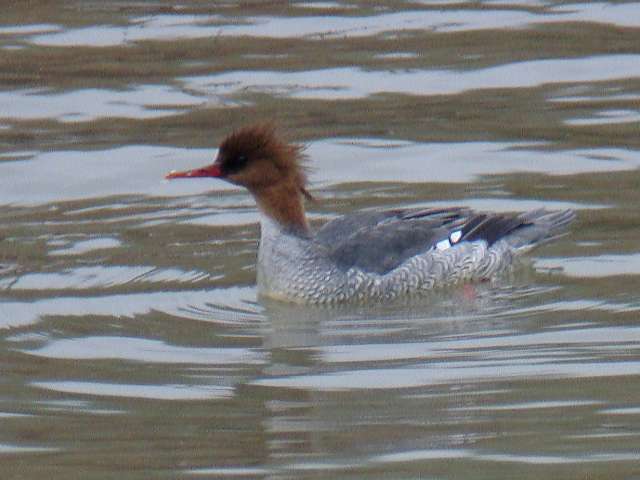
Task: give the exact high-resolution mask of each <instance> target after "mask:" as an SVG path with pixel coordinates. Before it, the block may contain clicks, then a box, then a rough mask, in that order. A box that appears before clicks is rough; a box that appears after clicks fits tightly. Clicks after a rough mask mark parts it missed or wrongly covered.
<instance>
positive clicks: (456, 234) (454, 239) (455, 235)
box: [449, 230, 462, 245]
mask: <svg viewBox="0 0 640 480" xmlns="http://www.w3.org/2000/svg"><path fill="white" fill-rule="evenodd" d="M460 237H462V230H457V231H455V232H452V233H451V235H449V241H450V242H451V244H452V245H453V244H454V243H458V242H459V241H460Z"/></svg>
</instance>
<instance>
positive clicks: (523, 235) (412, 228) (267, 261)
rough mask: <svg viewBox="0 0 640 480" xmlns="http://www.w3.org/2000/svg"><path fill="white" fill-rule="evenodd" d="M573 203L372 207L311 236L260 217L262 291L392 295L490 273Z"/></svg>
mask: <svg viewBox="0 0 640 480" xmlns="http://www.w3.org/2000/svg"><path fill="white" fill-rule="evenodd" d="M573 218H574V214H573V212H572V211H569V210H567V211H561V212H548V211H545V210H535V211H532V212H528V213H525V214H520V215H494V214H486V213H476V212H474V211H472V210H469V209H465V208H446V209H422V210H393V211H386V212H365V213H358V214H354V215H347V216H344V217H340V218H337V219H335V220H332V221H330V222H328V223H327V224H325V225H324V226H323V227H322V228H321V229H320V230H318V232H317V233H316V234H315V235H313V236H310V237H307V236H300V235H297V234H295V233H292V232H286V231H282V230H281V229H280V228H279V227H278V225H277V224H275V223H273V222H272V221H271V220H269V219H268V218H264V219H263V220H262V221H261V238H260V246H259V252H258V268H257V272H258V273H257V275H258V277H257V282H258V290H259V293H260V294H261V295H264V296H267V297H272V298H276V299H280V300H286V301H293V302H298V303H310V304H334V303H342V302H371V301H379V300H382V301H389V300H394V299H397V298H402V297H409V296H415V295H419V294H421V293H424V292H426V291H429V290H432V289H434V288H437V287H442V286H447V285H452V284H456V283H460V282H465V281H471V282H473V281H482V280H488V279H491V278H493V277H495V276H496V275H498V274H499V273H501V272H503V271H504V270H506V269H508V268H509V267H510V266H511V265H512V263H513V260H514V257H516V256H518V255H520V254H522V253H524V252H526V251H528V250H529V249H531V248H533V247H535V246H537V245H539V244H540V243H542V242H546V241H548V240H550V239H552V238H554V237H555V236H556V235H559V234H561V232H562V231H563V229H564V228H565V227H566V225H567V224H568V223H570V222H571V221H572V220H573Z"/></svg>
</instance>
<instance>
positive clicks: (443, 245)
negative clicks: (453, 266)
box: [436, 238, 451, 251]
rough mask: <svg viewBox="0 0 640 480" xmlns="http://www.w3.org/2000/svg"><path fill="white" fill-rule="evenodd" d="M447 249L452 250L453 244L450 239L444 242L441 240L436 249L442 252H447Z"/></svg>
mask: <svg viewBox="0 0 640 480" xmlns="http://www.w3.org/2000/svg"><path fill="white" fill-rule="evenodd" d="M447 248H451V242H450V241H449V239H448V238H445V239H444V240H440V241H439V242H438V243H436V249H438V250H440V251H442V250H446V249H447Z"/></svg>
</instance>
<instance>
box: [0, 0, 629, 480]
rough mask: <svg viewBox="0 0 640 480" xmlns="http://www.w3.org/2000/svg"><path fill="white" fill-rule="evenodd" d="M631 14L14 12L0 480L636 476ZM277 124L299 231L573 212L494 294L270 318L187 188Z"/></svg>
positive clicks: (10, 24) (408, 7)
mask: <svg viewBox="0 0 640 480" xmlns="http://www.w3.org/2000/svg"><path fill="white" fill-rule="evenodd" d="M639 46H640V3H637V2H582V3H565V2H547V1H544V0H542V1H518V0H514V1H513V2H511V1H489V0H485V1H477V2H458V1H455V0H453V1H448V0H443V1H440V2H439V1H413V2H408V1H407V2H400V1H393V2H392V1H388V2H385V1H382V0H381V1H344V2H340V1H337V2H334V1H330V2H285V1H264V2H262V1H256V2H237V1H228V2H210V3H206V2H195V1H193V2H192V1H189V0H187V1H186V2H181V3H180V4H179V5H176V6H168V5H167V4H166V3H164V2H128V1H122V2H86V1H67V2H12V3H11V6H10V7H8V8H7V7H6V6H5V8H3V13H2V18H1V19H0V185H1V190H0V204H1V205H2V210H1V211H0V219H1V220H0V328H1V330H0V471H2V474H1V475H0V476H1V477H2V478H12V479H13V478H15V479H26V478H45V477H46V478H56V479H57V478H61V479H62V478H64V479H75V478H77V479H83V480H86V479H107V478H114V479H115V478H117V479H136V478H140V479H148V478H247V479H249V478H270V479H275V478H278V479H280V478H283V479H284V478H292V479H293V478H296V479H298V478H323V479H325V478H336V479H338V478H345V479H346V478H367V479H369V478H370V479H373V478H376V479H378V478H398V479H407V478H438V479H454V478H455V479H457V478H469V479H513V478H535V479H539V478H563V479H569V478H575V479H586V478H590V479H591V478H607V479H612V478H616V479H618V478H619V479H631V478H640V453H639V452H640V448H639V447H640V387H639V385H640V383H639V380H640V294H639V293H638V292H639V291H640V228H639V227H640V213H639V212H640V208H639V207H640V193H639V187H640V172H639V170H638V168H639V167H640V47H639ZM264 119H274V120H276V121H277V122H278V124H279V125H280V126H281V128H282V130H283V131H284V132H285V133H286V134H287V136H288V138H290V139H292V140H295V141H300V142H305V143H307V144H308V145H309V147H308V149H307V153H308V155H309V163H310V165H311V166H312V167H313V172H312V174H311V179H312V181H313V185H312V191H313V193H314V194H315V195H316V196H317V197H318V198H319V199H320V201H319V202H318V203H317V204H312V205H310V206H309V209H310V214H311V216H312V218H313V219H314V221H317V222H320V221H321V220H323V219H327V218H331V217H332V216H334V215H337V214H341V213H345V212H351V211H354V210H357V209H361V208H378V207H386V206H393V207H397V206H403V207H409V206H430V205H454V204H462V205H469V206H472V207H474V208H479V209H489V210H500V211H511V210H521V209H529V208H535V207H539V206H545V207H547V208H566V207H570V208H575V209H576V210H577V211H578V222H577V223H576V224H575V225H574V228H573V231H572V233H571V235H569V236H566V237H564V238H563V239H561V240H560V241H558V242H556V243H554V244H551V245H548V246H545V247H544V248H542V249H540V250H538V251H537V252H535V253H534V255H533V257H532V260H531V262H530V263H529V264H527V265H524V266H523V267H522V268H521V269H520V270H519V271H517V272H515V273H514V274H513V275H510V276H508V277H506V278H503V279H501V280H500V281H498V282H496V283H494V284H489V285H478V286H475V287H472V288H465V289H450V290H446V291H440V292H435V293H434V294H432V295H430V296H428V297H427V298H425V299H422V300H420V301H417V302H412V303H406V304H398V305H392V306H371V307H367V308H364V307H360V308H357V309H356V308H352V309H333V310H323V309H309V308H300V307H292V306H288V305H284V304H278V303H264V302H258V301H257V299H256V289H255V268H254V262H255V254H256V240H257V237H258V227H257V215H256V210H255V207H254V205H253V202H252V200H251V198H249V196H248V195H247V194H246V193H245V192H243V191H241V190H238V189H236V188H233V187H230V186H228V185H226V184H223V183H218V182H215V181H200V180H194V181H191V182H173V183H168V182H165V181H163V175H164V174H165V173H166V172H167V171H169V170H171V169H178V168H181V169H182V168H188V167H192V166H199V165H201V164H203V163H205V162H206V161H208V160H209V159H211V158H212V157H213V155H214V153H215V146H216V145H217V142H218V141H219V140H220V139H221V138H222V137H223V136H224V135H225V134H226V133H228V132H229V131H230V130H231V129H233V128H234V127H238V126H241V125H245V124H247V123H250V122H252V121H255V120H264Z"/></svg>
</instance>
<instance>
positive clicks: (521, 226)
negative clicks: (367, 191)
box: [315, 207, 574, 274]
mask: <svg viewBox="0 0 640 480" xmlns="http://www.w3.org/2000/svg"><path fill="white" fill-rule="evenodd" d="M573 219H574V214H573V212H571V211H569V210H568V211H564V212H547V211H545V210H536V211H533V212H528V213H524V214H490V213H476V212H473V211H472V210H469V209H467V208H461V207H454V208H441V209H421V210H389V211H385V212H364V213H357V214H355V215H348V216H346V217H340V218H337V219H335V220H332V221H330V222H329V223H327V224H326V225H324V226H323V227H322V228H321V229H320V230H319V231H318V233H317V235H316V240H315V241H316V242H318V243H319V244H321V245H322V247H323V248H324V249H325V250H326V251H327V252H328V254H329V257H330V258H331V259H332V260H333V261H334V262H335V263H336V264H337V265H338V266H339V267H340V268H343V269H345V270H348V269H349V268H352V267H355V268H359V269H361V270H364V271H367V272H373V273H378V274H384V273H387V272H389V271H391V270H393V269H394V268H396V267H398V266H399V265H400V264H402V263H403V262H404V261H406V260H408V259H409V258H411V257H413V256H415V255H418V254H421V253H424V252H427V251H429V250H431V249H434V248H448V247H451V246H453V245H454V244H458V243H461V242H465V241H469V242H473V241H479V240H484V241H486V242H487V244H488V245H492V244H493V243H495V242H497V241H498V240H502V239H506V240H508V241H509V242H510V243H511V244H512V247H513V248H520V247H523V246H530V245H535V244H538V243H541V242H542V241H544V240H545V239H548V238H550V237H551V236H553V235H557V234H558V232H561V231H562V230H564V228H566V226H567V225H568V224H569V223H570V222H571V221H572V220H573Z"/></svg>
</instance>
